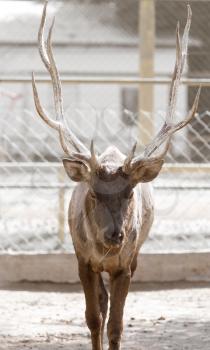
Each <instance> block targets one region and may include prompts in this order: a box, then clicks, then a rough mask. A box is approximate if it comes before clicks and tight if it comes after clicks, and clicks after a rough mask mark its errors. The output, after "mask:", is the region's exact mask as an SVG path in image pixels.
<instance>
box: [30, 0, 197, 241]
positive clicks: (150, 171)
mask: <svg viewBox="0 0 210 350" xmlns="http://www.w3.org/2000/svg"><path fill="white" fill-rule="evenodd" d="M46 10H47V2H46V3H45V6H44V9H43V14H42V19H41V24H40V29H39V34H38V43H39V52H40V56H41V59H42V61H43V63H44V65H45V66H46V68H47V70H48V72H49V74H50V76H51V80H52V85H53V93H54V106H55V114H56V120H54V119H53V118H51V117H50V116H49V115H48V114H47V113H46V112H45V111H44V109H43V108H42V105H41V102H40V99H39V95H38V92H37V87H36V82H35V78H34V74H33V76H32V85H33V93H34V101H35V106H36V109H37V112H38V114H39V115H40V117H41V118H42V119H43V120H44V121H45V123H47V124H48V125H49V126H50V127H51V128H53V129H55V130H57V131H58V134H59V138H60V143H61V146H62V148H63V150H64V152H65V153H66V155H67V156H68V157H67V158H64V159H63V164H64V168H65V170H66V173H67V174H68V176H69V177H70V179H71V180H73V181H76V182H85V183H86V184H87V185H88V186H89V192H88V199H89V206H91V209H92V212H94V218H95V225H96V226H97V231H98V232H100V235H102V236H101V240H102V241H103V242H104V244H106V245H107V246H111V245H116V246H117V245H120V244H122V242H123V240H124V238H125V226H126V223H127V221H126V215H127V213H128V211H129V208H131V207H132V203H133V193H134V191H133V189H134V187H135V186H136V185H137V184H138V183H141V182H149V181H152V180H153V179H154V178H155V177H156V176H157V175H158V174H159V172H160V170H161V168H162V166H163V163H164V157H165V155H166V153H167V150H168V148H169V145H170V141H171V137H172V135H173V134H174V133H175V132H176V131H178V130H180V129H182V128H183V127H185V126H186V125H187V124H188V123H189V122H190V121H191V120H192V118H193V117H194V115H195V113H196V110H197V107H198V101H199V95H200V88H199V90H198V92H197V95H196V97H195V100H194V103H193V106H192V109H191V110H190V112H189V113H188V115H187V117H186V118H185V119H184V120H183V121H182V122H179V123H174V114H175V108H176V102H177V93H178V88H179V85H180V79H181V75H182V72H183V69H184V65H185V61H186V56H187V47H188V38H189V30H190V25H191V17H192V12H191V8H190V6H189V5H188V17H187V22H186V26H185V29H184V33H183V36H182V39H181V38H180V30H179V24H178V25H177V30H176V63H175V68H174V73H173V77H172V82H171V88H170V96H169V106H168V111H167V115H166V119H165V122H164V124H163V126H162V128H161V130H160V131H159V132H158V134H157V135H156V136H155V137H154V139H153V140H152V141H151V143H150V144H148V145H146V147H145V149H144V152H143V154H140V155H136V156H135V151H136V144H135V145H134V146H133V148H132V150H131V151H130V154H128V155H127V156H124V155H122V154H121V153H120V152H119V151H118V150H117V149H114V148H112V149H110V148H109V149H108V150H106V151H105V153H103V154H102V155H100V156H99V155H97V154H96V152H95V150H94V144H93V141H92V142H91V147H90V150H89V149H88V148H87V147H86V146H85V145H84V144H83V143H82V142H81V141H80V140H79V139H78V138H77V136H76V135H75V134H74V133H73V132H72V131H71V130H69V128H68V126H67V123H66V121H65V118H64V112H63V103H62V89H61V82H60V78H59V74H58V70H57V67H56V63H55V59H54V56H53V52H52V42H51V39H52V30H53V26H54V20H53V22H52V25H51V27H50V29H49V33H48V36H47V40H46V42H45V38H44V28H45V21H46Z"/></svg>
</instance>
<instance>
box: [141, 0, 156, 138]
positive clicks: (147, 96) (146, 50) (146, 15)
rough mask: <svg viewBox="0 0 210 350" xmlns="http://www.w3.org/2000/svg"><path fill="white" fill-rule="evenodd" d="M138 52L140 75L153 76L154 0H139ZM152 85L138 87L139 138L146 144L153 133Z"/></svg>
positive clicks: (144, 76)
mask: <svg viewBox="0 0 210 350" xmlns="http://www.w3.org/2000/svg"><path fill="white" fill-rule="evenodd" d="M139 54H140V57H139V59H140V67H139V70H140V76H141V77H143V78H151V77H153V76H154V54H155V1H154V0H139ZM153 104H154V86H153V85H152V84H150V85H149V84H148V85H146V84H145V85H141V86H140V87H139V121H140V122H139V128H140V129H139V138H140V142H141V143H143V144H147V143H148V142H149V141H150V140H151V137H152V135H153V133H154V119H153Z"/></svg>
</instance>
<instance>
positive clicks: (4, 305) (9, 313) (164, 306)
mask: <svg viewBox="0 0 210 350" xmlns="http://www.w3.org/2000/svg"><path fill="white" fill-rule="evenodd" d="M106 344H107V341H106ZM105 348H107V346H106V347H105ZM5 349H11V350H29V349H30V350H59V349H63V350H82V349H84V350H90V349H91V345H90V337H89V332H88V329H87V328H86V325H85V322H84V298H83V294H82V293H81V290H80V287H79V286H69V285H49V284H26V283H24V284H18V285H14V284H13V285H2V286H0V350H5ZM125 349H126V350H134V349H135V350H152V349H155V350H164V349H173V350H187V349H189V350H199V349H202V350H209V349H210V284H201V283H199V284H189V283H184V284H183V283H182V284H175V283H174V284H161V285H157V284H155V285H153V284H146V285H145V284H143V285H134V286H133V287H132V290H131V291H130V294H129V296H128V299H127V303H126V309H125V329H124V336H123V340H122V350H125Z"/></svg>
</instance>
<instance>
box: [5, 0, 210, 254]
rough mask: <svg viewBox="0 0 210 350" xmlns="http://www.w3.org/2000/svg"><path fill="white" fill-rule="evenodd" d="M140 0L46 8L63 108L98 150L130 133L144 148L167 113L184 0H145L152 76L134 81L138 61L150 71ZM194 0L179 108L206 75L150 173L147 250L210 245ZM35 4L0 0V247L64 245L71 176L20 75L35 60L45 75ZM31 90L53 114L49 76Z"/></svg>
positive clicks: (198, 5) (208, 134) (200, 29)
mask: <svg viewBox="0 0 210 350" xmlns="http://www.w3.org/2000/svg"><path fill="white" fill-rule="evenodd" d="M144 2H145V0H142V1H136V0H134V1H132V2H130V1H123V2H122V1H118V0H116V1H102V0H101V1H51V2H50V4H49V5H50V6H49V17H50V18H51V16H52V14H56V26H55V33H54V43H55V45H54V51H55V56H56V61H57V65H58V68H59V71H60V73H61V76H62V77H63V78H64V79H63V80H64V83H63V97H64V104H65V106H64V107H65V116H66V119H67V121H68V123H69V125H70V127H71V128H72V129H73V131H74V132H75V133H76V134H77V135H78V137H79V138H80V139H81V140H82V141H83V142H84V143H85V144H86V145H87V146H89V145H90V140H91V139H94V140H95V144H96V148H97V150H98V152H101V151H103V150H104V149H105V148H106V146H108V145H110V144H114V145H116V146H117V147H119V149H120V150H121V151H122V152H125V153H126V152H128V150H130V148H131V147H132V145H133V143H134V141H135V140H138V144H139V150H141V149H142V148H143V144H144V143H145V141H146V140H149V139H151V138H152V136H153V135H154V133H155V132H156V131H157V130H158V128H159V127H160V125H161V124H162V121H163V120H164V116H165V112H166V109H167V102H168V94H169V88H170V85H169V84H168V79H169V77H170V76H171V73H172V71H173V65H174V61H175V27H176V22H177V20H178V19H179V20H180V22H181V26H182V27H183V25H184V23H185V20H186V12H187V11H186V4H187V3H189V1H170V0H169V1H163V0H157V1H152V0H146V2H147V3H148V2H150V4H152V6H153V7H151V8H152V9H153V13H154V14H155V26H154V18H153V22H152V23H150V20H149V19H148V21H147V25H148V28H149V29H148V30H153V39H155V40H154V44H155V46H154V47H152V45H151V47H150V49H151V55H152V56H151V57H152V59H153V66H152V65H151V67H150V69H151V72H152V70H153V73H154V76H155V78H151V81H150V84H148V82H147V83H146V82H145V81H144V78H142V79H141V80H142V83H141V84H138V83H136V82H135V80H137V79H138V77H139V74H140V73H141V76H145V77H146V78H147V77H151V75H150V73H151V72H148V71H145V72H144V71H142V64H141V59H142V60H143V58H142V57H143V56H144V51H143V48H142V47H141V30H142V23H141V20H143V19H142V11H145V8H144V7H143V3H144ZM17 3H18V6H15V4H16V5H17ZM190 3H191V6H192V10H193V23H192V30H191V39H190V44H189V46H190V47H189V56H188V66H187V67H186V80H185V83H186V84H183V85H182V86H181V88H180V93H179V101H178V106H177V112H176V119H177V120H180V119H182V118H183V117H184V116H185V115H186V112H187V111H188V109H189V108H190V105H191V104H192V100H193V97H194V95H195V85H199V79H200V78H203V79H205V83H206V84H204V85H205V86H204V88H203V90H202V95H201V100H200V105H199V110H198V115H197V118H196V119H194V120H193V122H192V123H191V125H189V126H188V127H187V128H185V130H183V131H181V132H180V133H179V134H177V135H176V136H175V137H174V138H173V141H172V146H171V148H170V152H169V153H168V155H167V159H166V166H165V168H164V170H163V172H162V173H161V175H160V176H159V178H158V179H157V180H155V181H154V187H155V192H154V193H155V199H156V218H155V223H154V226H153V228H152V232H151V234H150V238H149V239H148V241H147V243H146V244H145V247H144V250H146V251H154V250H155V251H157V250H158V251H159V250H161V251H174V250H176V251H183V250H190V251H197V250H206V249H208V250H209V249H210V237H209V236H210V229H209V227H210V225H209V224H210V222H209V221H210V219H209V218H210V215H209V214H210V199H209V191H210V182H209V173H210V164H209V162H210V152H209V148H210V143H209V140H210V122H209V121H210V117H209V113H210V112H209V109H210V105H209V101H208V93H209V88H208V86H209V81H208V77H209V71H210V64H209V65H208V60H209V57H210V56H209V55H208V50H209V49H210V45H208V40H209V39H208V31H207V28H208V26H206V25H205V23H207V19H208V13H209V12H208V8H209V6H210V1H191V2H190ZM8 4H9V5H8ZM42 6H43V3H42V2H41V1H27V2H25V1H15V2H13V4H12V2H8V1H0V9H1V11H0V13H1V14H2V15H1V14H0V28H1V31H0V54H1V67H0V75H1V76H2V80H1V85H0V96H1V99H0V101H1V102H0V112H1V120H0V251H37V252H40V251H53V250H58V251H61V250H68V251H69V250H71V249H72V247H71V241H70V236H69V233H68V227H67V210H68V202H69V199H70V197H71V192H72V189H73V186H74V184H73V183H71V182H70V180H69V179H67V177H66V176H65V174H64V171H63V169H62V166H61V162H60V160H61V158H62V156H63V154H62V152H61V148H60V146H59V141H58V137H57V135H56V133H55V132H54V131H52V130H51V129H49V128H48V127H47V126H46V125H44V124H43V122H42V121H41V120H40V119H39V118H38V117H37V116H36V113H35V108H34V103H33V98H32V91H31V84H30V78H28V76H29V73H30V72H31V71H32V70H34V71H35V72H36V75H37V76H39V77H45V76H43V74H44V69H43V67H42V64H41V62H40V59H39V57H38V53H37V44H36V35H37V30H38V26H39V21H40V16H41V11H42ZM151 8H150V10H151ZM140 29H141V30H140ZM139 30H140V33H139ZM154 48H155V50H154ZM142 55H143V56H142ZM204 63H205V64H204ZM209 63H210V62H209ZM144 73H145V74H144ZM72 76H73V77H74V78H72ZM69 77H71V78H69ZM152 77H153V75H152ZM198 78H199V79H198ZM190 79H191V80H190ZM192 79H193V80H192ZM38 80H39V79H38ZM41 80H44V79H41ZM145 80H146V79H145ZM152 80H154V81H153V82H152ZM143 81H144V83H143ZM192 83H193V84H192ZM192 85H193V86H192ZM145 87H147V89H148V87H149V90H147V91H149V92H151V96H153V98H152V99H150V100H149V103H150V105H149V108H146V109H145V108H144V107H145V104H144V101H142V100H141V96H143V94H144V89H145ZM39 91H40V95H41V97H42V103H43V105H44V106H45V108H46V110H47V111H50V112H51V113H52V114H53V108H52V106H53V103H52V91H51V88H50V84H49V82H46V81H45V80H44V81H40V83H39Z"/></svg>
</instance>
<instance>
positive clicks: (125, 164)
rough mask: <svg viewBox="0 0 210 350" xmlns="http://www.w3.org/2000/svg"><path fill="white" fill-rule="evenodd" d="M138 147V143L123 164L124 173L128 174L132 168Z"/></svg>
mask: <svg viewBox="0 0 210 350" xmlns="http://www.w3.org/2000/svg"><path fill="white" fill-rule="evenodd" d="M136 147H137V142H135V143H134V145H133V147H132V149H131V151H130V153H129V154H128V156H127V157H126V159H125V161H124V164H123V168H122V169H123V171H124V172H125V173H126V172H128V171H129V168H130V165H131V162H132V160H133V158H134V154H135V151H136Z"/></svg>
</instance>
